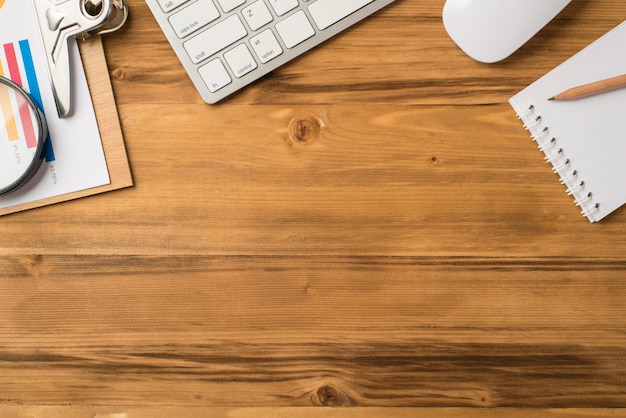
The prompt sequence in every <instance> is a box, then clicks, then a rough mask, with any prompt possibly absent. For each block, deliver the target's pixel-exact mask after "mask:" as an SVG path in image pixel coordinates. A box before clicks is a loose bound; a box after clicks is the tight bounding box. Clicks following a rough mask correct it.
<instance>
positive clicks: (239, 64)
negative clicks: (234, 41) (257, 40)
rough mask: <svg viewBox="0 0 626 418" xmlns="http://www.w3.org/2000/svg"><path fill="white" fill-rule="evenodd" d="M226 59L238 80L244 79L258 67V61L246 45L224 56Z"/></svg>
mask: <svg viewBox="0 0 626 418" xmlns="http://www.w3.org/2000/svg"><path fill="white" fill-rule="evenodd" d="M224 58H225V59H226V62H227V63H228V65H229V66H230V69H231V70H232V71H233V74H235V77H237V78H241V77H243V76H244V75H246V74H248V73H249V72H250V71H252V70H254V69H255V68H256V67H257V65H256V61H255V60H254V58H252V54H251V53H250V51H249V50H248V47H247V46H246V45H245V44H241V45H239V46H238V47H236V48H234V49H232V50H230V51H228V52H227V53H225V54H224Z"/></svg>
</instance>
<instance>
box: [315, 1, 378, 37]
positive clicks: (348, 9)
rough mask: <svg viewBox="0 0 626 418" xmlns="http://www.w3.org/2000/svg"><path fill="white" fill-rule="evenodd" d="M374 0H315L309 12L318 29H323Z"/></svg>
mask: <svg viewBox="0 0 626 418" xmlns="http://www.w3.org/2000/svg"><path fill="white" fill-rule="evenodd" d="M373 1H374V0H317V1H316V2H315V3H313V4H312V5H310V6H309V13H310V14H311V17H312V18H313V20H314V21H315V24H316V25H317V27H318V28H319V30H324V29H326V28H328V27H330V26H332V25H334V24H335V23H337V22H339V21H340V20H341V19H344V18H346V17H348V16H350V15H351V14H352V13H354V12H356V11H357V10H359V9H361V8H363V7H365V6H367V5H368V4H370V3H372V2H373Z"/></svg>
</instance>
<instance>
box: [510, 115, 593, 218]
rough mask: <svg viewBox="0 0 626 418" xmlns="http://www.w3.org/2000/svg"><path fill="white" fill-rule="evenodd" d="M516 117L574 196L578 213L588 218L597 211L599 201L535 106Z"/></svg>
mask: <svg viewBox="0 0 626 418" xmlns="http://www.w3.org/2000/svg"><path fill="white" fill-rule="evenodd" d="M517 117H518V118H519V119H520V120H521V121H522V123H523V124H524V128H525V129H526V130H527V131H528V132H529V134H530V136H531V138H532V139H533V140H534V141H535V142H536V143H537V147H538V148H539V150H540V151H541V152H543V153H544V155H545V160H546V161H547V162H548V163H550V164H551V165H552V171H553V172H554V173H556V174H557V175H558V176H559V177H560V179H561V184H563V185H564V186H565V187H566V189H567V194H568V195H570V196H572V197H573V198H574V203H575V204H576V206H578V207H579V208H580V213H581V214H582V215H583V216H584V217H586V218H589V216H591V215H592V214H593V213H594V212H596V211H598V210H599V209H600V203H598V202H596V201H595V200H594V198H593V193H592V192H591V191H589V190H587V189H586V187H585V181H584V180H583V179H581V178H579V175H578V171H577V170H576V169H575V168H574V167H573V164H572V161H570V159H569V158H568V157H567V152H566V151H565V150H564V149H563V148H561V147H560V146H559V141H558V139H557V138H556V137H554V136H552V135H551V134H550V128H549V126H547V125H544V123H543V120H542V118H541V115H538V114H536V112H535V106H533V105H532V104H531V105H530V106H528V108H526V110H525V111H524V112H521V113H519V114H518V115H517Z"/></svg>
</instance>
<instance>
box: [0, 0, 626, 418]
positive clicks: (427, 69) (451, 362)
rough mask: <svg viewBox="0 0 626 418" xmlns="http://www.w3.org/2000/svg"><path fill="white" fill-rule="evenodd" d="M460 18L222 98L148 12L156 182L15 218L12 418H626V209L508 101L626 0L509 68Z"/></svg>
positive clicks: (128, 77)
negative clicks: (594, 210)
mask: <svg viewBox="0 0 626 418" xmlns="http://www.w3.org/2000/svg"><path fill="white" fill-rule="evenodd" d="M443 4H444V1H443V0H423V1H409V0H398V1H397V2H396V3H395V4H394V5H392V6H391V7H389V8H387V9H385V10H383V11H381V12H380V13H379V14H378V15H377V16H375V17H374V18H373V19H369V20H368V21H367V22H364V23H363V24H360V25H358V26H356V27H354V28H353V29H351V30H349V31H348V32H347V33H345V34H342V35H341V36H339V37H337V38H335V39H333V40H332V41H330V42H328V43H327V44H326V45H324V47H323V48H319V49H317V50H315V51H312V52H311V53H309V54H307V55H306V56H304V57H302V58H300V59H298V60H297V61H295V62H293V63H291V64H289V65H287V66H285V67H283V68H281V69H280V70H277V71H275V72H274V73H273V74H271V75H269V76H267V77H265V78H264V79H263V80H260V81H259V82H258V83H255V84H254V85H253V86H251V87H250V88H247V89H245V90H244V91H242V92H241V93H239V94H237V95H236V96H234V97H232V98H230V99H229V100H227V101H225V102H223V103H221V104H219V105H216V106H208V105H205V104H203V103H202V102H201V101H200V99H199V97H198V95H197V94H196V93H195V91H194V90H193V88H192V86H191V83H190V81H189V80H188V79H187V77H186V75H185V73H184V71H183V70H182V67H181V66H180V65H179V64H178V61H177V60H176V58H175V56H174V53H173V52H172V50H171V49H170V48H169V46H168V44H167V42H166V41H165V38H164V36H163V35H162V33H161V32H160V30H159V28H158V27H157V25H156V23H155V22H154V20H153V18H152V17H151V15H150V13H149V11H148V9H147V6H146V5H145V4H144V3H143V1H142V0H129V5H130V8H131V18H130V20H129V22H128V25H127V26H126V27H125V28H124V29H123V30H122V31H121V32H120V33H118V34H116V35H112V36H109V37H108V38H106V39H105V40H104V42H105V51H106V56H107V60H108V66H109V72H110V75H111V80H112V85H113V89H114V92H115V97H116V101H117V104H118V112H119V116H120V120H121V122H122V129H123V132H124V137H125V140H126V146H127V151H128V155H129V158H130V162H131V166H132V169H133V178H134V180H135V186H134V187H132V188H129V189H124V190H120V191H116V192H112V193H107V194H103V195H98V196H95V197H90V198H88V199H82V200H80V201H76V202H68V203H64V204H59V205H54V206H50V207H46V208H42V209H40V210H39V209H38V210H36V211H29V212H24V213H19V214H14V215H9V216H7V217H3V218H1V219H0V230H1V233H0V417H3V416H18V417H19V416H42V417H46V416H49V417H56V416H68V417H73V416H90V417H93V416H103V417H112V418H118V417H129V418H134V417H143V416H151V417H160V416H227V417H248V416H255V417H256V416H278V417H280V416H302V417H308V416H322V417H323V416H331V417H335V416H337V417H351V416H365V417H367V416H400V417H402V416H433V417H442V418H443V417H448V416H451V415H454V416H458V414H461V415H463V416H467V417H491V416H495V415H497V416H509V417H524V418H525V417H527V416H546V417H584V416H598V417H604V416H621V415H623V410H622V409H604V408H620V407H624V406H626V361H625V359H626V334H625V332H624V323H626V286H625V284H624V281H625V280H626V258H625V256H624V254H626V211H625V210H620V211H617V212H616V213H614V214H613V215H611V216H609V217H608V218H606V219H605V220H603V221H602V222H600V223H597V224H590V223H588V222H587V221H586V220H585V219H584V218H582V217H581V216H580V215H579V213H578V211H577V209H576V207H575V206H574V205H573V203H572V201H571V199H570V198H569V197H568V196H567V195H566V194H565V191H564V189H563V187H562V186H561V185H560V184H559V183H558V180H557V178H556V176H555V175H554V174H553V173H552V172H551V171H550V169H549V167H548V165H547V164H546V163H545V162H544V161H543V159H542V158H541V155H540V153H539V151H537V149H536V146H535V145H534V144H533V143H532V141H531V140H530V139H529V137H528V135H527V133H526V132H525V131H524V130H523V129H522V127H521V124H520V123H519V121H518V120H517V119H516V117H515V114H514V112H513V110H512V109H511V108H510V106H509V105H508V103H507V100H508V99H509V97H511V96H512V95H513V94H515V93H516V92H517V91H519V90H521V89H522V88H523V87H525V86H526V85H528V84H529V83H531V82H532V81H534V80H535V79H536V78H538V77H539V76H541V75H543V74H544V73H545V72H547V71H549V70H550V69H552V68H553V67H554V66H556V65H558V64H559V63H560V62H562V61H563V60H565V59H566V58H568V57H569V56H571V55H572V54H573V53H575V52H577V51H578V50H580V49H581V48H583V47H584V46H586V45H587V44H589V43H590V42H591V41H593V40H595V39H596V38H598V37H599V36H601V35H602V34H604V33H605V32H607V31H608V30H609V29H611V28H612V27H614V26H616V25H617V24H618V23H620V22H621V21H622V20H623V18H624V16H626V3H624V2H623V1H621V0H596V1H585V0H581V1H575V2H572V4H571V5H570V6H568V8H566V9H565V11H564V12H563V13H562V14H561V15H559V17H558V18H557V19H556V20H555V21H553V22H552V24H550V25H549V26H548V27H546V28H545V29H544V30H543V31H542V32H541V33H540V34H539V35H538V36H537V37H535V38H533V40H532V41H531V42H530V43H529V44H527V45H526V46H525V47H524V48H522V50H520V51H519V52H518V53H516V54H515V55H514V56H512V57H511V58H510V59H508V60H506V61H504V62H502V63H499V64H495V65H484V64H478V63H475V62H473V61H471V60H470V59H469V58H467V57H466V56H465V55H463V54H462V53H461V52H460V51H459V50H458V49H457V48H456V46H455V45H454V44H453V43H452V42H451V41H450V40H449V38H448V37H447V36H446V34H445V31H444V29H443V26H442V24H441V17H440V15H441V9H442V7H443ZM321 406H335V407H350V408H319V409H318V408H309V407H321ZM361 407H367V408H361ZM398 407H402V408H416V407H422V408H426V409H420V408H416V409H402V408H398ZM450 407H451V409H450ZM473 407H481V408H476V409H474V408H473ZM484 407H487V408H484ZM491 407H497V408H493V409H491ZM503 407H507V408H505V409H503ZM352 408H354V409H352ZM370 408H371V409H370ZM387 408H391V409H387ZM394 408H395V409H394ZM458 408H460V409H458ZM526 408H531V409H526ZM534 408H537V409H534ZM554 408H565V409H554ZM570 408H573V409H570ZM576 408H578V409H576ZM581 408H582V409H581ZM587 408H590V409H587ZM2 414H5V415H2ZM72 414H74V415H72Z"/></svg>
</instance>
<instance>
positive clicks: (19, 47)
mask: <svg viewBox="0 0 626 418" xmlns="http://www.w3.org/2000/svg"><path fill="white" fill-rule="evenodd" d="M1 1H2V0H0V2H1ZM0 7H1V4H0ZM3 63H4V65H3ZM5 66H6V68H5ZM0 75H4V76H5V77H8V78H10V79H11V80H13V82H14V83H16V84H18V85H19V86H21V87H22V88H23V89H24V90H26V91H28V92H29V93H30V96H31V98H32V99H33V101H34V102H35V104H36V105H37V106H38V107H39V109H43V102H42V100H41V90H40V89H39V82H38V80H37V74H36V72H35V65H34V62H33V56H32V53H31V49H30V44H29V42H28V40H22V41H19V42H17V43H7V44H4V45H3V46H2V49H1V50H0ZM4 96H5V97H0V105H1V107H2V112H3V116H4V120H5V121H13V122H9V123H7V124H6V125H7V127H6V129H7V134H8V137H9V140H10V141H11V140H17V139H19V134H18V124H17V121H19V125H20V126H21V127H22V130H23V133H24V139H25V141H26V145H27V147H28V148H34V147H36V146H37V137H36V133H35V131H34V127H33V121H32V114H31V112H30V110H29V109H28V107H27V106H17V109H15V108H14V106H11V101H10V97H7V96H6V95H4ZM16 120H17V121H16ZM44 152H45V158H46V161H47V162H51V161H54V150H53V149H52V141H51V140H50V137H48V138H46V143H45V144H44Z"/></svg>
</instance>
